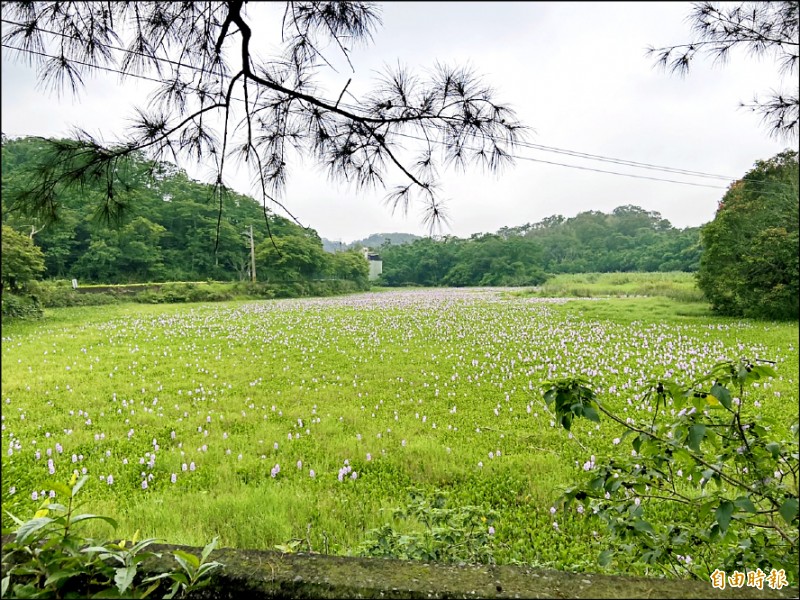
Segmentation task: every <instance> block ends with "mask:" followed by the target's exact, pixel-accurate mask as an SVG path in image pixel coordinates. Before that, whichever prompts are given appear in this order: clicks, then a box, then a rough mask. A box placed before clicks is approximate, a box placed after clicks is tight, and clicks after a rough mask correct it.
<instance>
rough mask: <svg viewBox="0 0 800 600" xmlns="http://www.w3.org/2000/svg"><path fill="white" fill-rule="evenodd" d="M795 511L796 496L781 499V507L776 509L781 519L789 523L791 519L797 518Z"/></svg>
mask: <svg viewBox="0 0 800 600" xmlns="http://www.w3.org/2000/svg"><path fill="white" fill-rule="evenodd" d="M797 511H798V503H797V498H787V499H786V500H784V501H783V504H781V507H780V508H779V509H778V512H779V513H781V516H782V517H783V519H784V520H785V521H786V522H787V523H789V524H790V525H791V524H792V521H794V520H795V519H796V518H797Z"/></svg>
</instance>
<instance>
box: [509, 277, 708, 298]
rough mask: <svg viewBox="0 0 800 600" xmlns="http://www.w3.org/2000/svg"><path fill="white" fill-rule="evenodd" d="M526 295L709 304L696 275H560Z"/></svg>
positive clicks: (525, 293)
mask: <svg viewBox="0 0 800 600" xmlns="http://www.w3.org/2000/svg"><path fill="white" fill-rule="evenodd" d="M523 294H524V295H536V296H539V297H544V298H602V297H627V296H649V297H654V296H658V297H663V298H671V299H673V300H677V301H679V302H706V298H705V296H704V295H703V292H701V291H700V290H699V289H698V287H697V283H696V280H695V275H694V274H693V273H682V272H679V271H676V272H670V273H580V274H561V275H556V276H554V277H553V278H552V279H549V280H547V281H546V282H545V283H544V284H542V285H541V286H539V287H537V288H535V289H534V290H529V291H526V292H523Z"/></svg>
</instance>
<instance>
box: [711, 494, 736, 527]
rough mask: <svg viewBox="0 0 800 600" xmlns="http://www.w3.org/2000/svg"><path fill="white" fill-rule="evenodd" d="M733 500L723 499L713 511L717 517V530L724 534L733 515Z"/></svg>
mask: <svg viewBox="0 0 800 600" xmlns="http://www.w3.org/2000/svg"><path fill="white" fill-rule="evenodd" d="M733 508H734V507H733V502H729V501H728V500H723V501H722V502H721V503H720V505H719V506H718V507H717V510H716V511H715V512H714V516H715V517H716V519H717V523H719V531H720V533H722V534H724V533H725V532H726V531H727V530H728V525H730V523H731V517H732V516H733Z"/></svg>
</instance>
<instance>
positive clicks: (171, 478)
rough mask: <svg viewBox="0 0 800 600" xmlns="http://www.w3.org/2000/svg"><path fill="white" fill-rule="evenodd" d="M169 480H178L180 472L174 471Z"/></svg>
mask: <svg viewBox="0 0 800 600" xmlns="http://www.w3.org/2000/svg"><path fill="white" fill-rule="evenodd" d="M169 480H170V481H171V482H172V483H175V482H176V481H178V474H177V473H173V474H172V476H171V477H170V478H169Z"/></svg>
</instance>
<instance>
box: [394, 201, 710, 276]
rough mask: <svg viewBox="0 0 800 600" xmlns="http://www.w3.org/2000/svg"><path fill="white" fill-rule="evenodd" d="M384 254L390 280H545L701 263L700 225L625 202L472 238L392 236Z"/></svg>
mask: <svg viewBox="0 0 800 600" xmlns="http://www.w3.org/2000/svg"><path fill="white" fill-rule="evenodd" d="M381 258H382V259H383V276H382V279H383V281H384V282H385V283H387V284H388V285H405V284H416V285H446V286H474V285H502V286H506V285H509V286H514V285H538V284H540V283H542V282H543V281H544V280H545V279H546V278H547V275H548V274H551V273H584V272H617V271H623V272H625V271H695V270H697V267H698V262H699V260H700V245H699V228H697V227H694V228H687V229H683V230H681V229H676V228H674V227H672V225H671V224H670V222H669V221H667V220H666V219H664V218H662V217H661V215H660V214H659V213H657V212H650V211H646V210H644V209H642V208H640V207H638V206H631V205H626V206H620V207H617V208H615V209H614V210H613V211H612V212H611V213H610V214H605V213H602V212H598V211H587V212H582V213H579V214H578V215H576V216H575V217H572V218H569V219H568V218H565V217H563V216H561V215H554V216H551V217H547V218H545V219H543V220H542V221H540V222H538V223H533V224H531V223H527V224H525V225H521V226H519V227H503V228H501V229H499V230H498V231H497V232H496V233H486V234H474V235H472V236H471V237H470V238H468V239H461V238H457V237H445V238H443V239H441V240H438V241H437V240H433V239H430V238H426V239H422V240H416V241H414V242H412V243H410V244H402V245H393V244H385V245H384V246H382V247H381Z"/></svg>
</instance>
